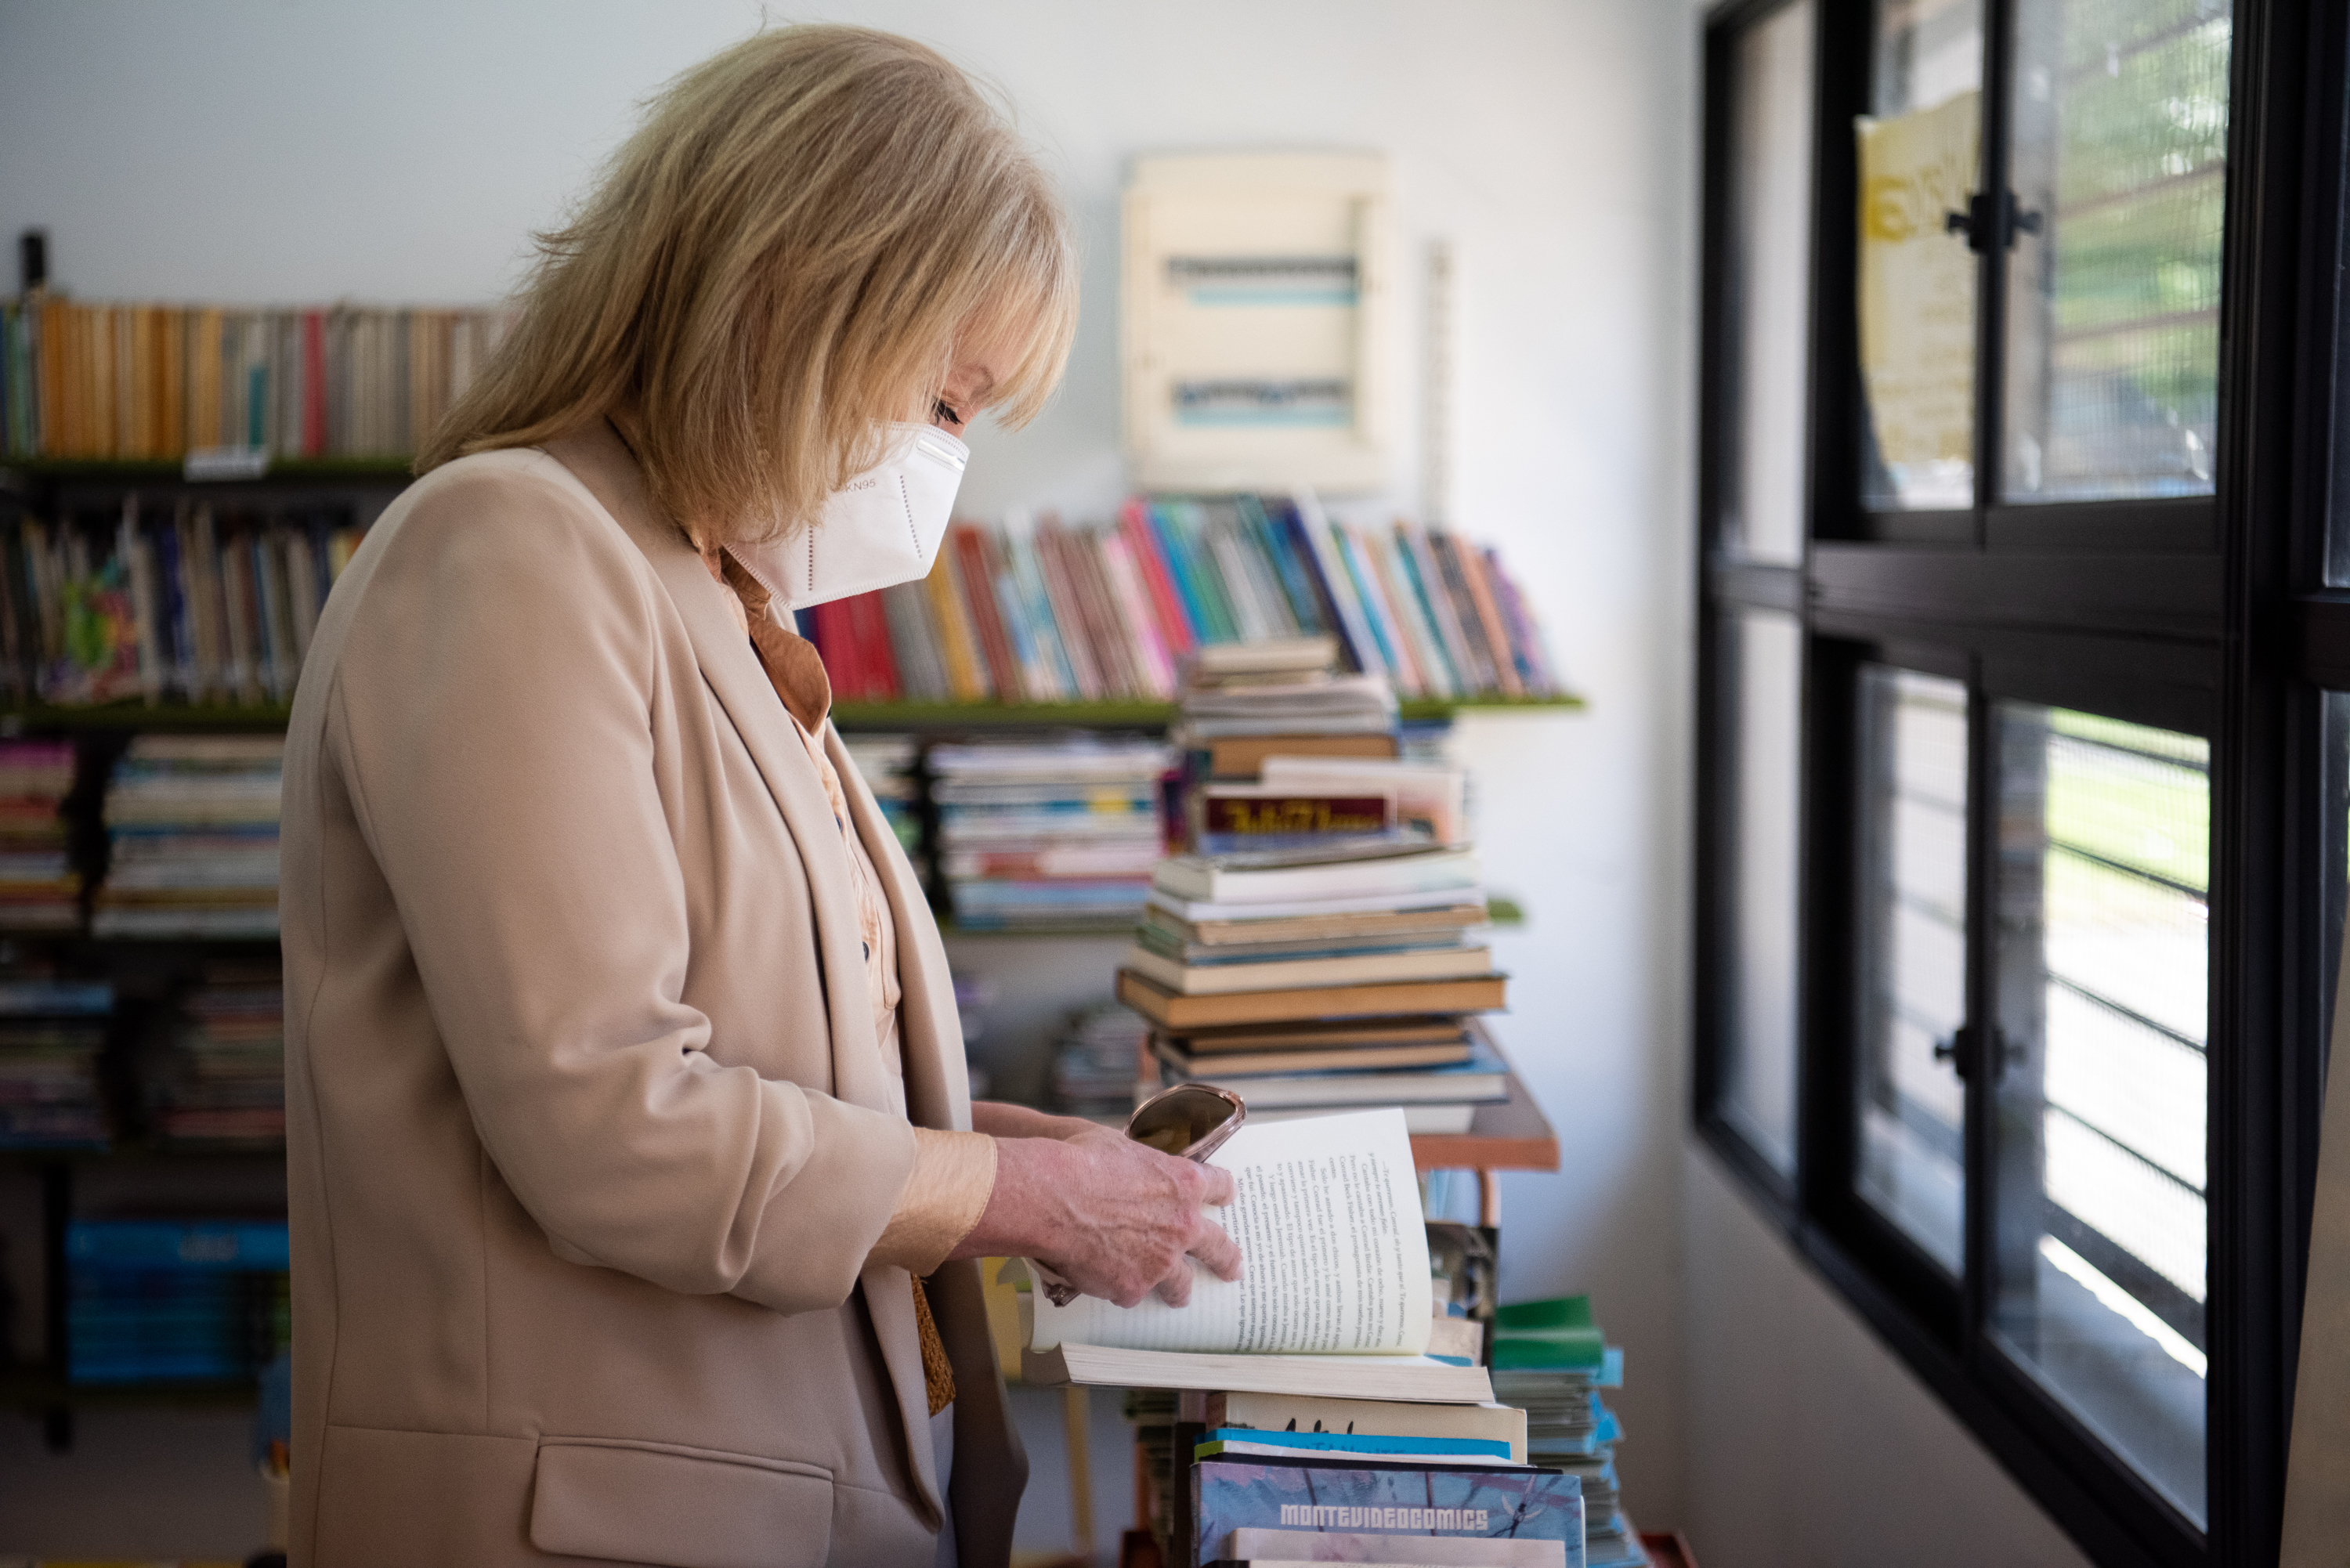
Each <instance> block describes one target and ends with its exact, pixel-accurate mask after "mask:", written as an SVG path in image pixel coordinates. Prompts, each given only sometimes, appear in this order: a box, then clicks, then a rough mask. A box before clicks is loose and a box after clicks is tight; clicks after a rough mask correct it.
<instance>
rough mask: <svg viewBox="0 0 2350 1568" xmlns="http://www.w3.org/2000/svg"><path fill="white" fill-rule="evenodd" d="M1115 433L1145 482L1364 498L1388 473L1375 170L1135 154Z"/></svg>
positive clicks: (1351, 162) (1385, 314)
mask: <svg viewBox="0 0 2350 1568" xmlns="http://www.w3.org/2000/svg"><path fill="white" fill-rule="evenodd" d="M1124 216H1125V239H1124V251H1125V257H1124V260H1125V279H1124V283H1125V289H1124V310H1123V316H1122V321H1121V325H1122V328H1123V339H1124V340H1123V346H1122V358H1123V368H1124V396H1125V402H1126V409H1125V416H1126V441H1127V451H1128V457H1129V458H1130V459H1131V460H1132V462H1133V463H1134V466H1135V477H1136V482H1137V483H1139V484H1140V485H1141V486H1142V487H1143V488H1144V489H1146V490H1159V491H1170V490H1173V491H1185V490H1190V491H1200V490H1248V489H1285V488H1291V487H1295V486H1300V485H1310V486H1313V487H1315V488H1316V489H1321V490H1326V491H1336V492H1345V491H1358V490H1373V489H1378V488H1379V487H1381V486H1383V485H1385V484H1386V483H1387V482H1388V462H1389V458H1390V455H1391V453H1390V441H1391V438H1390V435H1389V431H1388V409H1387V404H1388V400H1389V389H1388V374H1389V372H1388V364H1387V360H1388V347H1389V343H1390V339H1391V336H1392V327H1391V322H1390V317H1391V313H1392V309H1393V304H1392V294H1393V288H1392V286H1391V283H1390V280H1389V272H1390V263H1389V259H1388V227H1389V209H1388V166H1387V160H1386V159H1385V158H1384V157H1383V156H1380V155H1379V154H1377V153H1213V154H1197V155H1170V156H1159V157H1146V158H1140V159H1138V160H1136V161H1135V165H1134V170H1133V174H1132V177H1131V179H1130V180H1129V181H1128V185H1127V191H1126V204H1125V214H1124Z"/></svg>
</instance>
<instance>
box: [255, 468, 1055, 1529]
mask: <svg viewBox="0 0 2350 1568" xmlns="http://www.w3.org/2000/svg"><path fill="white" fill-rule="evenodd" d="M725 591H726V590H724V589H723V588H722V587H719V586H718V585H717V584H716V583H714V582H712V580H711V577H710V574H709V573H708V572H707V571H706V570H705V569H704V568H703V566H702V562H701V560H700V559H699V558H698V557H697V556H695V555H694V553H693V552H692V550H691V548H690V547H689V546H688V545H686V544H685V543H684V541H683V540H682V539H681V537H680V536H679V535H677V534H676V533H675V532H674V531H673V530H671V528H669V527H668V526H667V525H665V524H663V523H662V522H661V521H660V519H659V518H658V517H656V516H655V515H654V514H653V512H652V510H651V508H650V505H649V504H648V502H647V500H646V497H645V494H644V492H643V488H642V486H641V484H640V483H639V475H638V472H637V470H636V466H635V464H634V462H632V460H631V459H630V458H629V454H628V452H627V450H626V449H625V448H624V447H622V446H621V445H620V444H619V441H617V440H616V439H615V438H614V437H613V436H612V435H611V433H610V431H608V429H607V428H605V427H604V426H602V425H601V424H598V425H597V426H595V427H593V428H592V429H591V430H589V431H587V432H585V433H582V434H580V435H577V436H575V437H572V438H569V439H567V440H564V441H556V442H551V443H549V444H548V445H547V446H546V448H544V449H543V450H529V451H516V452H496V453H491V454H485V455H483V456H479V457H469V458H466V459H464V460H463V461H461V462H453V463H451V464H449V465H447V466H446V467H443V468H442V469H439V470H437V471H435V472H432V473H430V474H428V475H426V476H425V477H424V478H423V479H422V480H421V481H419V482H418V483H416V484H415V485H413V486H411V488H410V489H409V490H408V491H407V492H405V493H403V494H402V495H401V496H400V499H399V500H398V501H397V502H396V503H395V504H393V505H392V506H391V508H390V510H389V511H387V512H386V513H385V514H384V515H383V517H382V519H381V520H380V522H378V523H377V524H376V525H375V526H374V528H372V529H371V530H369V534H368V536H367V540H366V542H365V543H364V544H363V545H361V546H360V548H359V552H358V554H357V555H356V556H353V558H352V560H351V563H350V566H349V567H348V569H347V570H346V571H345V573H344V574H343V576H342V577H341V579H340V580H339V581H338V583H337V584H336V585H335V590H334V593H333V594H332V596H331V597H329V599H328V604H327V607H326V611H325V613H324V615H323V616H322V617H321V618H320V619H319V623H318V630H317V638H316V639H315V641H314V642H313V644H312V647H311V650H310V655H309V658H308V660H307V664H306V666H305V668H304V670H303V674H302V681H301V687H300V690H299V691H297V692H296V697H295V701H294V713H293V720H292V723H291V727H290V729H289V732H288V736H287V745H286V805H285V826H284V857H285V874H284V882H283V893H282V900H283V902H282V908H283V914H284V924H285V950H286V1099H287V1106H286V1108H287V1118H286V1119H287V1123H288V1130H287V1145H288V1147H287V1155H288V1164H289V1168H290V1178H291V1183H292V1186H291V1195H290V1208H291V1215H292V1223H293V1240H294V1366H295V1374H294V1514H293V1542H292V1544H293V1558H294V1561H295V1562H296V1563H304V1564H310V1563H315V1564H318V1565H320V1568H361V1565H373V1564H385V1565H390V1564H401V1565H408V1568H421V1565H425V1564H436V1565H437V1564H459V1563H463V1564H467V1565H470V1568H497V1565H503V1564H510V1563H512V1564H519V1563H554V1562H565V1563H568V1562H575V1561H592V1562H624V1563H665V1564H675V1565H677V1568H800V1565H802V1564H816V1563H858V1564H887V1563H907V1564H915V1565H918V1568H929V1565H930V1563H931V1560H932V1552H933V1543H934V1535H935V1532H937V1530H938V1529H939V1527H940V1523H941V1499H940V1497H939V1489H938V1484H937V1478H936V1475H935V1473H934V1472H935V1465H934V1462H933V1459H932V1452H931V1436H930V1420H929V1415H928V1407H927V1405H926V1403H925V1398H924V1393H923V1381H922V1363H921V1353H920V1345H919V1342H918V1339H917V1336H916V1331H915V1326H914V1314H913V1305H912V1296H911V1292H910V1287H909V1285H908V1283H907V1276H906V1273H905V1272H904V1271H903V1270H900V1269H896V1268H889V1267H881V1266H868V1262H867V1255H868V1251H870V1250H871V1248H872V1246H873V1243H874V1241H876V1240H877V1239H878V1238H879V1236H880V1234H881V1231H882V1229H883V1227H884V1226H885V1225H886V1224H887V1223H888V1221H889V1216H890V1212H891V1210H892V1208H893V1206H894V1204H895V1201H896V1199H897V1197H898V1194H899V1189H900V1188H901V1187H902V1186H903V1184H904V1182H905V1179H906V1177H907V1174H908V1172H909V1171H910V1170H911V1169H912V1168H913V1161H914V1138H913V1134H912V1131H911V1129H910V1125H909V1122H908V1119H907V1116H911V1118H912V1119H913V1121H915V1122H919V1123H920V1124H922V1125H924V1126H928V1127H956V1128H966V1127H970V1125H971V1107H970V1101H969V1095H968V1087H967V1083H968V1081H967V1079H966V1078H965V1076H964V1074H963V1067H962V1035H961V1032H960V1029H959V1026H958V1023H957V1020H956V1013H955V1007H954V998H953V987H952V983H951V980H950V978H949V975H948V971H947V960H946V953H945V950H944V949H943V948H942V947H941V943H940V940H939V935H938V929H937V927H936V925H935V924H934V923H933V921H932V920H931V915H930V912H929V909H928V908H927V907H926V905H925V904H924V902H923V898H922V895H921V890H920V886H919V885H918V883H917V881H916V879H915V877H914V873H913V870H912V867H910V866H909V865H908V863H907V860H906V857H905V855H904V853H903V852H902V851H901V850H900V849H899V846H898V842H897V839H896V836H894V835H893V834H892V833H891V832H890V831H889V826H888V825H887V824H886V823H885V822H884V821H883V819H882V817H881V815H880V812H879V809H878V808H877V807H876V806H875V805H874V803H873V797H872V794H871V793H870V792H869V791H868V790H867V789H866V788H865V786H864V784H863V782H862V781H861V780H860V779H859V778H858V774H857V770H856V769H855V768H854V767H853V766H852V765H850V763H849V762H848V760H847V755H846V754H845V753H843V752H842V751H841V749H840V742H839V737H838V736H837V734H832V733H829V732H828V733H827V742H826V743H827V745H828V746H830V747H831V748H832V757H833V761H834V765H835V766H836V767H837V768H838V769H839V772H840V776H841V779H842V782H843V784H845V785H846V787H847V791H848V796H849V804H850V808H851V812H852V815H854V817H855V819H856V826H857V830H858V833H859V834H860V835H861V836H862V837H863V840H864V843H865V846H866V848H867V850H868V852H869V853H870V854H871V856H872V857H873V861H874V864H875V865H876V867H879V871H880V874H881V880H882V883H883V886H884V889H885V891H886V893H887V896H888V898H889V907H890V912H891V914H892V916H893V917H894V919H895V920H896V922H897V929H898V932H899V967H900V971H901V978H902V981H903V984H904V990H905V996H904V1001H903V1003H902V1006H901V1010H900V1014H899V1016H900V1034H901V1044H902V1049H903V1053H904V1064H905V1084H904V1093H905V1096H906V1106H907V1116H901V1115H899V1113H898V1111H897V1110H896V1109H895V1099H894V1095H893V1089H894V1085H893V1083H892V1082H891V1080H890V1076H889V1071H888V1069H887V1067H886V1066H885V1064H884V1063H883V1061H882V1059H881V1056H880V1054H879V1047H878V1044H877V1043H876V1041H875V1038H874V1026H873V1012H872V1008H871V1006H870V1005H869V1003H868V1001H867V997H866V982H865V976H864V971H863V965H862V963H861V953H860V950H859V947H858V940H859V939H858V921H857V911H856V905H855V900H854V898H853V897H852V895H851V892H850V883H849V872H848V856H847V846H845V845H844V844H843V843H842V842H841V837H840V833H839V829H838V827H837V825H836V823H835V821H834V819H833V816H832V814H831V810H830V807H829V805H827V801H826V797H825V794H824V788H823V784H822V783H821V781H820V780H819V778H818V776H817V774H816V767H815V764H814V762H813V761H812V759H811V758H810V757H809V756H808V754H807V753H806V751H805V749H804V748H803V747H802V746H801V744H800V742H799V741H798V740H797V738H796V737H795V734H794V732H793V731H792V728H791V721H790V719H789V717H788V716H787V715H786V714H785V711H784V709H783V706H782V704H781V703H780V702H779V701H777V700H776V697H775V691H774V690H773V688H771V687H770V686H769V684H768V682H767V678H766V675H765V673H764V670H762V669H761V667H760V664H759V662H758V659H757V658H756V656H755V655H754V653H753V651H752V650H751V649H750V647H749V646H748V644H747V643H746V641H745V640H744V639H743V636H742V634H741V633H740V632H739V631H738V630H737V629H736V627H735V623H734V621H733V618H732V617H731V615H730V613H729V610H728V607H727V604H726V601H725V599H724V597H723V595H724V594H725ZM931 1302H932V1303H933V1305H934V1308H935V1311H936V1315H937V1317H938V1320H939V1327H940V1331H941V1335H942V1336H943V1338H944V1340H945V1342H946V1345H947V1348H948V1352H949V1355H951V1358H952V1360H953V1364H954V1370H955V1378H956V1385H957V1387H958V1389H959V1397H958V1398H957V1400H956V1402H955V1405H954V1438H955V1463H954V1469H953V1478H952V1484H951V1493H952V1495H951V1504H950V1506H951V1508H952V1510H953V1514H954V1520H955V1526H956V1533H957V1536H958V1540H959V1544H960V1547H961V1551H962V1560H963V1562H964V1563H970V1564H981V1563H1002V1562H1003V1560H1004V1559H1005V1557H1006V1555H1007V1554H1008V1552H1009V1551H1010V1545H1011V1536H1012V1519H1013V1513H1014V1510H1015V1509H1016V1508H1017V1506H1018V1501H1019V1496H1020V1491H1021V1488H1022V1486H1023V1484H1024V1480H1025V1478H1026V1471H1027V1464H1026V1460H1025V1459H1024V1456H1023V1454H1022V1452H1021V1450H1020V1448H1019V1444H1018V1441H1017V1439H1016V1438H1015V1437H1014V1434H1013V1431H1012V1428H1011V1425H1010V1422H1009V1420H1008V1417H1007V1412H1006V1409H1005V1404H1004V1396H1003V1382H1002V1379H1001V1377H1000V1376H999V1375H998V1374H997V1372H996V1369H995V1366H994V1359H993V1354H992V1350H991V1347H990V1343H989V1340H988V1336H987V1332H986V1325H985V1321H984V1315H983V1307H982V1304H981V1300H980V1291H979V1280H978V1274H977V1270H976V1267H975V1265H972V1264H971V1263H968V1262H965V1263H953V1264H949V1265H947V1266H945V1267H944V1268H942V1269H941V1271H940V1272H938V1274H937V1275H935V1276H933V1278H932V1281H931Z"/></svg>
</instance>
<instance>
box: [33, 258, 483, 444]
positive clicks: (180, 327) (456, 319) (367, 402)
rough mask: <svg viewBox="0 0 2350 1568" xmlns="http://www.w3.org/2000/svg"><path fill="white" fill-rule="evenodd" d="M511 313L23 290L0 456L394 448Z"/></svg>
mask: <svg viewBox="0 0 2350 1568" xmlns="http://www.w3.org/2000/svg"><path fill="white" fill-rule="evenodd" d="M512 324H513V315H512V313H511V312H510V311H507V310H503V309H498V310H436V309H421V308H420V309H408V308H386V307H374V306H351V305H338V306H316V307H303V308H288V309H273V310H253V309H240V308H236V307H234V306H206V305H153V304H150V305H134V304H110V303H98V302H89V303H82V302H78V301H75V300H70V299H67V298H65V297H63V296H58V295H53V294H47V293H36V294H32V295H28V296H24V297H23V298H21V299H17V300H13V301H8V302H5V303H0V456H5V457H8V458H16V459H32V458H83V459H118V460H128V461H139V460H146V461H155V460H177V459H179V458H182V457H183V456H185V455H186V454H187V453H189V452H201V451H205V450H208V449H214V448H222V447H241V448H259V449H264V450H266V451H268V452H274V453H276V454H277V455H280V456H285V457H302V458H325V457H396V456H402V455H405V454H407V453H409V452H414V451H415V450H416V449H417V447H418V446H419V445H421V443H422V441H423V439H424V437H425V436H426V435H427V434H429V433H430V432H431V431H432V428H433V427H434V426H435V425H437V424H438V423H440V421H441V417H442V415H443V414H445V413H446V412H448V410H449V405H450V403H451V402H452V400H454V399H455V398H456V397H457V395H458V394H459V393H461V392H463V390H464V389H465V386H466V384H467V383H468V382H469V381H470V380H471V379H473V373H474V371H475V369H477V368H478V367H479V366H480V365H482V364H483V363H484V361H485V359H486V358H487V357H488V355H489V354H490V352H491V350H493V349H494V348H496V347H497V344H498V341H499V339H500V338H502V337H504V335H505V333H506V331H507V329H508V328H509V327H511V326H512Z"/></svg>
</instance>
